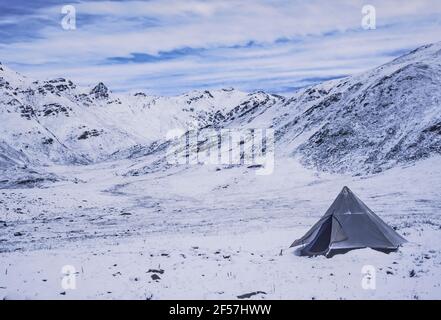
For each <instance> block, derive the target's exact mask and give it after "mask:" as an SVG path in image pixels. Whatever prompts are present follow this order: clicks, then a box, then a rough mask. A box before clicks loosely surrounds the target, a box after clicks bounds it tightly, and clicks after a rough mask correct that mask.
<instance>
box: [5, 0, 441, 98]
mask: <svg viewBox="0 0 441 320" xmlns="http://www.w3.org/2000/svg"><path fill="white" fill-rule="evenodd" d="M19 2H20V1H19ZM39 3H40V5H38V6H35V7H32V8H31V9H29V8H27V9H26V10H25V11H24V12H23V14H20V13H19V11H20V10H19V9H18V8H17V7H16V8H14V10H12V11H10V12H6V13H4V14H3V16H2V19H1V20H0V21H4V22H3V24H4V25H6V26H7V29H6V30H7V36H5V37H0V60H2V61H3V62H5V63H8V64H10V65H11V66H12V67H15V68H16V69H18V70H19V71H21V72H24V73H26V74H30V75H31V76H34V77H55V76H66V77H69V78H72V79H73V80H75V81H76V82H78V83H80V84H82V85H91V84H93V83H96V82H98V81H101V80H103V81H106V82H107V83H108V85H109V86H110V87H112V88H113V89H114V90H119V91H124V90H130V89H132V88H136V89H144V90H146V91H149V92H152V93H158V94H175V93H180V92H183V91H186V90H190V89H197V88H211V87H217V86H236V87H238V88H240V89H244V90H255V89H265V90H269V91H274V92H280V91H284V90H288V89H292V88H296V87H299V86H302V85H306V84H309V83H314V82H318V81H321V80H323V79H328V78H333V77H341V76H343V75H347V74H353V73H356V72H361V71H363V70H366V69H368V68H371V67H375V66H376V65H378V64H381V63H384V62H386V61H388V60H390V59H391V57H394V56H397V55H399V54H400V53H402V52H404V51H405V50H410V49H412V48H414V47H416V46H419V45H422V44H425V43H429V42H435V41H439V36H438V35H439V34H441V32H440V31H441V23H440V18H439V17H440V16H441V15H440V13H441V3H440V2H439V1H437V0H421V1H402V0H389V1H371V4H373V5H374V6H375V7H376V9H377V23H378V26H377V29H376V30H371V31H366V30H363V29H362V28H361V25H360V24H361V18H362V15H361V8H362V6H363V5H364V4H365V2H364V1H361V0H339V1H326V0H310V1H299V0H286V1H285V0H272V1H265V0H253V1H239V0H229V1H228V0H222V1H221V0H211V1H203V0H189V1H181V0H151V1H74V5H75V7H76V10H77V17H78V21H77V30H75V31H65V30H63V29H62V28H61V26H60V24H59V22H60V20H61V17H62V15H61V6H60V5H59V4H57V5H54V2H53V1H50V2H46V6H44V5H42V3H44V1H41V2H39ZM58 3H59V2H58ZM5 21H7V23H5ZM0 24H2V22H0ZM31 27H32V28H31ZM0 30H1V29H0ZM5 33H6V32H5V31H0V36H1V35H2V34H5Z"/></svg>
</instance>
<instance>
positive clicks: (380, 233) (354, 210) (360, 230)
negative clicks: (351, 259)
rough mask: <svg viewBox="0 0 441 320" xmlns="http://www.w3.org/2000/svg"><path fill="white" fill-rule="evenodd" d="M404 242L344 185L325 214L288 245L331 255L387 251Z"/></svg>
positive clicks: (304, 251)
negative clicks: (363, 251)
mask: <svg viewBox="0 0 441 320" xmlns="http://www.w3.org/2000/svg"><path fill="white" fill-rule="evenodd" d="M405 242H407V240H406V239H404V238H403V237H401V236H400V235H399V234H398V233H396V232H395V230H393V229H392V228H391V227H390V226H388V225H387V224H386V223H385V222H384V221H383V220H381V219H380V217H378V216H377V215H376V214H375V213H374V212H373V211H372V210H371V209H369V208H368V207H367V206H366V205H365V204H364V203H363V201H361V200H360V199H359V198H358V197H357V196H356V195H355V194H354V193H353V192H352V191H351V190H350V189H349V188H348V187H344V188H343V190H342V191H341V192H340V194H339V195H338V197H337V198H336V199H335V200H334V202H333V203H332V205H331V206H330V207H329V209H328V210H327V211H326V213H325V215H324V216H323V217H322V218H321V219H320V220H319V221H318V222H317V223H316V224H315V225H314V226H313V227H312V228H311V229H310V230H309V231H308V232H307V233H306V234H305V235H304V236H303V237H302V238H300V239H298V240H296V241H294V242H293V244H292V245H291V247H297V246H303V247H302V248H301V250H300V255H304V256H316V255H325V256H327V257H332V256H334V255H335V254H338V253H345V252H347V251H349V250H353V249H361V248H372V249H375V250H379V251H383V252H390V251H394V250H397V249H398V247H399V246H400V245H402V244H403V243H405Z"/></svg>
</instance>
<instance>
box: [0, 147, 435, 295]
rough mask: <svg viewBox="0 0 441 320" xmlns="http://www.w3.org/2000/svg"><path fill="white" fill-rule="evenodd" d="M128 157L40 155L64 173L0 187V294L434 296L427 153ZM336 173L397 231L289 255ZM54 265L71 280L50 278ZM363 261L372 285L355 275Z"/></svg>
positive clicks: (329, 193) (431, 180)
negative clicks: (82, 161)
mask: <svg viewBox="0 0 441 320" xmlns="http://www.w3.org/2000/svg"><path fill="white" fill-rule="evenodd" d="M131 165H132V162H131V160H119V161H115V162H111V163H109V162H107V163H100V164H95V165H89V166H54V167H51V168H47V170H48V172H50V173H53V174H55V175H56V176H59V177H62V178H64V179H60V180H59V181H58V182H55V183H53V182H46V183H45V184H44V187H41V188H33V189H2V190H0V195H1V197H0V213H1V215H2V216H0V220H1V225H2V227H1V228H0V252H1V253H0V298H6V299H28V298H29V299H43V298H51V299H78V298H89V299H90V298H92V299H94V298H98V299H114V298H122V299H130V298H134V299H167V298H177V299H193V298H201V299H235V298H237V297H238V296H240V295H243V294H247V293H251V292H261V293H259V294H256V295H253V296H252V298H256V299H292V298H301V299H340V298H341V299H355V298H361V299H392V298H403V299H441V242H440V241H439V240H440V239H441V216H440V211H441V157H439V156H435V157H432V158H430V159H427V160H424V161H420V162H417V163H416V164H414V165H408V166H407V167H396V168H394V169H391V170H388V171H384V172H382V173H380V174H377V175H370V176H359V177H354V176H349V175H336V174H328V173H319V172H317V171H312V170H309V169H305V168H304V167H303V166H301V165H300V164H299V163H298V160H297V159H295V158H289V159H284V158H283V159H280V158H278V159H276V165H275V171H274V173H273V174H272V175H268V176H259V175H256V174H255V172H254V171H253V170H252V169H247V168H244V167H235V168H230V169H227V168H221V167H216V166H190V167H186V168H184V167H174V168H171V169H168V170H162V171H158V172H156V173H151V174H147V175H141V176H137V177H136V176H124V175H123V174H122V173H124V172H127V170H129V169H130V166H131ZM345 185H347V186H349V187H350V188H351V189H352V190H353V191H354V192H355V193H356V194H357V195H358V196H359V197H360V198H361V199H362V200H363V201H364V202H365V203H366V204H367V205H368V206H369V207H370V208H371V209H372V210H374V211H375V212H376V213H377V214H378V215H379V216H380V217H381V218H383V219H384V220H385V221H386V222H387V223H389V224H390V225H391V226H393V227H395V228H396V229H397V231H398V232H399V233H400V234H401V235H403V236H404V237H405V238H406V239H407V240H409V243H407V244H405V245H404V246H403V247H402V248H400V249H399V251H398V252H395V253H391V254H389V255H386V254H383V253H380V252H376V251H373V250H369V249H363V250H356V251H352V252H349V253H347V254H345V255H337V256H335V257H333V258H332V259H326V258H324V257H316V258H307V257H299V256H297V255H295V252H294V251H295V250H294V249H289V248H288V247H289V245H290V244H291V243H292V241H293V240H295V239H297V238H299V237H300V236H302V235H303V234H304V233H305V232H306V231H307V230H308V229H309V228H310V226H311V225H312V224H313V223H314V222H316V221H317V220H318V219H319V218H320V217H321V215H323V214H324V212H325V210H326V209H327V208H328V207H329V205H330V204H331V203H332V201H333V200H334V198H335V197H336V196H337V195H338V193H339V191H340V190H341V188H342V187H343V186H345ZM65 265H70V266H73V267H74V268H75V270H76V272H77V275H76V289H75V290H70V289H64V288H63V287H62V280H63V274H62V272H61V271H62V268H63V266H65ZM366 265H371V266H374V267H375V269H376V289H375V290H366V289H363V287H362V280H363V274H362V268H363V266H366ZM154 275H156V276H158V277H159V279H158V278H157V277H156V276H154ZM152 276H153V278H156V280H154V279H153V278H152Z"/></svg>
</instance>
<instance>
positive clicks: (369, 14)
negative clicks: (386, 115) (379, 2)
mask: <svg viewBox="0 0 441 320" xmlns="http://www.w3.org/2000/svg"><path fill="white" fill-rule="evenodd" d="M361 14H362V19H361V27H362V28H363V29H364V30H375V29H377V10H376V9H375V7H374V6H373V5H370V4H368V5H365V6H363V8H362V9H361Z"/></svg>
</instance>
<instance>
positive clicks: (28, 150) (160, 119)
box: [0, 43, 441, 174]
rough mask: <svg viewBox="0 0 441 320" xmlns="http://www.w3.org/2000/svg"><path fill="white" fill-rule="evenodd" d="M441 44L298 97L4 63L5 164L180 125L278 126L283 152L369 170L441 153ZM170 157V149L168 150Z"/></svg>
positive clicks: (101, 151)
mask: <svg viewBox="0 0 441 320" xmlns="http://www.w3.org/2000/svg"><path fill="white" fill-rule="evenodd" d="M440 88H441V43H437V44H432V45H427V46H424V47H421V48H419V49H417V50H414V51H412V52H410V53H409V54H406V55H404V56H402V57H400V58H398V59H395V60H393V61H392V62H390V63H387V64H385V65H383V66H380V67H378V68H375V69H373V70H371V71H368V72H365V73H363V74H359V75H355V76H351V77H348V78H343V79H339V80H333V81H328V82H324V83H322V84H319V85H315V86H311V87H307V88H304V89H301V90H299V91H297V92H295V93H293V95H292V96H290V97H282V96H279V95H273V94H268V93H265V92H254V93H245V92H241V91H237V90H235V89H220V90H210V91H208V90H207V91H193V92H190V93H187V94H183V95H180V96H176V97H157V96H149V95H146V94H144V93H142V92H139V93H136V94H115V93H112V92H111V91H110V90H109V89H108V88H107V87H106V86H105V84H103V83H99V84H97V85H96V86H95V87H93V88H84V87H78V86H77V85H75V84H74V83H73V82H72V81H70V80H68V79H63V78H59V79H51V80H46V81H40V80H37V81H34V80H31V79H28V78H26V77H24V76H22V75H20V74H18V73H16V72H14V71H12V70H10V69H9V68H7V67H6V66H4V65H1V64H0V121H1V124H2V125H1V127H0V168H2V169H4V170H6V169H7V168H31V167H32V168H33V167H40V166H46V165H50V164H53V163H57V164H88V163H94V162H99V161H106V160H108V159H116V158H127V157H133V156H135V155H136V156H139V157H141V156H143V155H145V154H147V153H148V154H149V155H150V156H151V155H152V153H153V154H154V153H155V152H158V159H160V156H159V153H161V152H163V149H161V148H158V146H160V145H161V144H162V143H164V142H165V137H166V133H167V132H168V131H169V130H172V129H183V130H188V129H198V128H199V129H202V128H210V127H216V128H272V129H274V130H275V137H276V157H282V158H283V157H298V158H299V159H300V160H301V162H302V163H303V164H305V165H306V166H310V167H315V168H317V169H319V170H324V171H332V172H349V173H353V174H368V173H375V172H379V171H382V170H385V169H388V168H391V167H393V166H396V165H399V164H404V163H409V162H413V161H416V160H419V159H422V158H426V157H429V156H430V155H432V154H439V153H441V92H440ZM162 155H163V154H162V153H161V156H162Z"/></svg>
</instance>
